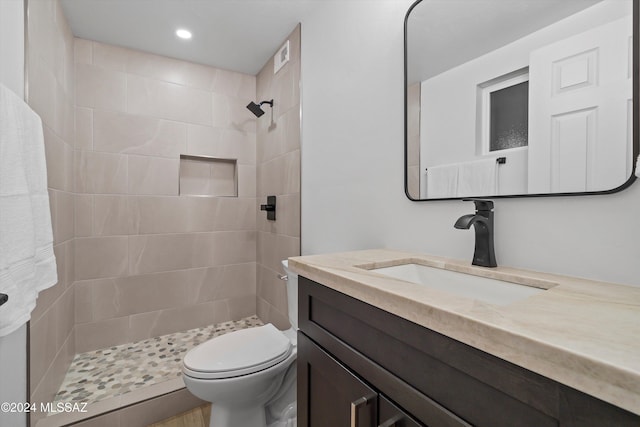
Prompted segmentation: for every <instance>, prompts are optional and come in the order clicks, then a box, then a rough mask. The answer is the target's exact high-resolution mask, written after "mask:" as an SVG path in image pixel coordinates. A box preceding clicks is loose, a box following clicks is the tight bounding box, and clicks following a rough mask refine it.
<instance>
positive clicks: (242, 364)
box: [182, 323, 293, 379]
mask: <svg viewBox="0 0 640 427" xmlns="http://www.w3.org/2000/svg"><path fill="white" fill-rule="evenodd" d="M292 347H293V345H292V343H291V341H290V340H289V339H288V338H287V337H286V336H285V335H284V334H283V333H282V332H281V331H279V330H278V329H277V328H276V327H275V326H273V325H272V324H270V323H268V324H266V325H264V326H259V327H256V328H250V329H243V330H240V331H235V332H231V333H228V334H225V335H221V336H219V337H215V338H213V339H211V340H209V341H207V342H205V343H203V344H200V345H199V346H197V347H195V348H193V349H191V350H189V352H187V354H186V355H185V357H184V360H183V367H182V370H183V372H184V374H185V375H188V376H190V377H193V378H199V379H222V378H233V377H238V376H242V375H248V374H252V373H255V372H258V371H262V370H263V369H267V368H270V367H271V366H274V365H276V364H278V363H280V362H282V361H283V360H285V359H286V358H287V357H289V355H290V354H291V352H292V351H293V350H292Z"/></svg>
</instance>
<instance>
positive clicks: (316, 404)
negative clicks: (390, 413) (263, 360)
mask: <svg viewBox="0 0 640 427" xmlns="http://www.w3.org/2000/svg"><path fill="white" fill-rule="evenodd" d="M377 414H378V396H377V392H376V391H375V390H373V389H372V388H370V387H369V386H368V385H366V384H365V383H364V382H362V381H361V380H360V379H359V378H358V377H356V376H355V375H353V374H352V373H351V372H349V371H348V370H347V369H346V368H345V367H344V366H342V365H341V364H340V363H339V362H338V361H336V360H335V359H334V358H333V357H331V356H330V355H329V354H327V353H326V352H325V351H324V350H322V349H321V348H320V347H318V346H317V345H316V344H314V343H313V341H311V340H310V339H309V338H307V337H306V336H305V335H304V334H302V333H298V426H299V427H376V426H377V424H376V418H377Z"/></svg>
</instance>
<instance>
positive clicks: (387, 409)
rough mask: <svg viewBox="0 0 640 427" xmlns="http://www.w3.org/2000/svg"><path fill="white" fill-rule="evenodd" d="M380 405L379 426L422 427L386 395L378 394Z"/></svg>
mask: <svg viewBox="0 0 640 427" xmlns="http://www.w3.org/2000/svg"><path fill="white" fill-rule="evenodd" d="M378 405H379V406H380V409H379V415H378V420H379V421H378V422H379V423H380V424H379V425H378V427H422V426H421V424H419V423H418V422H416V421H415V420H414V419H413V418H411V417H410V416H409V415H408V414H406V413H405V412H404V411H403V410H402V409H400V408H398V407H397V406H396V405H394V404H393V403H392V402H390V401H389V400H388V399H387V398H385V397H384V396H378Z"/></svg>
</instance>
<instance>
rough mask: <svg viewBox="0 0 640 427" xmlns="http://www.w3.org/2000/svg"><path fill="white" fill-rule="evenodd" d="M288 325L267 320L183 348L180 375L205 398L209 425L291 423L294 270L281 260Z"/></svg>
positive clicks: (273, 426) (284, 426) (289, 426)
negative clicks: (282, 328) (282, 326)
mask: <svg viewBox="0 0 640 427" xmlns="http://www.w3.org/2000/svg"><path fill="white" fill-rule="evenodd" d="M282 265H283V267H284V270H285V273H286V276H282V278H283V280H286V283H287V300H288V302H287V303H288V310H289V321H290V323H291V328H290V329H288V330H286V331H280V330H278V329H277V328H276V327H275V326H273V325H272V324H270V323H268V324H266V325H264V326H259V327H256V328H250V329H243V330H240V331H235V332H230V333H228V334H225V335H221V336H218V337H215V338H212V339H210V340H209V341H207V342H204V343H202V344H200V345H198V346H197V347H194V348H193V349H191V350H189V351H188V352H187V354H186V355H185V356H184V359H183V360H182V377H183V379H184V383H185V385H186V386H187V389H188V390H189V391H190V392H191V394H193V395H194V396H196V397H199V398H200V399H202V400H205V401H207V402H211V422H210V423H209V426H210V427H295V426H296V415H297V412H296V401H295V399H296V364H295V361H296V356H297V340H296V332H297V329H298V276H297V275H296V274H295V273H292V272H291V271H290V270H289V268H288V261H287V260H284V261H282Z"/></svg>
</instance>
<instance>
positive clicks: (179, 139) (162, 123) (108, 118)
mask: <svg viewBox="0 0 640 427" xmlns="http://www.w3.org/2000/svg"><path fill="white" fill-rule="evenodd" d="M93 149H94V150H96V151H107V152H110V153H130V154H146V155H150V156H163V157H171V158H177V157H178V156H179V155H180V154H181V153H184V152H185V151H186V125H184V124H182V123H178V122H172V121H168V120H161V119H156V118H153V117H143V116H134V115H131V114H124V113H118V112H111V111H102V110H95V112H94V114H93Z"/></svg>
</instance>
